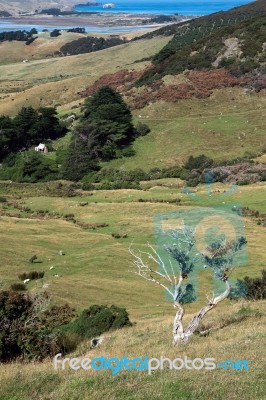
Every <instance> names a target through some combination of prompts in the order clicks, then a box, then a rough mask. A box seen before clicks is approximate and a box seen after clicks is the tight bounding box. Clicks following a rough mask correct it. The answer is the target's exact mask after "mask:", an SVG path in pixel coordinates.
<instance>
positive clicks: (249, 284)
mask: <svg viewBox="0 0 266 400" xmlns="http://www.w3.org/2000/svg"><path fill="white" fill-rule="evenodd" d="M261 273H262V276H261V277H260V278H250V277H249V276H245V278H244V279H243V280H241V279H238V280H237V283H236V287H235V288H234V289H233V290H232V291H231V293H230V298H231V299H237V298H241V297H244V298H246V299H248V300H263V299H266V270H262V271H261Z"/></svg>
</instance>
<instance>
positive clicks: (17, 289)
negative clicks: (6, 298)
mask: <svg viewBox="0 0 266 400" xmlns="http://www.w3.org/2000/svg"><path fill="white" fill-rule="evenodd" d="M10 289H11V290H14V291H15V292H20V291H23V290H27V288H26V285H24V283H13V284H12V285H11V286H10Z"/></svg>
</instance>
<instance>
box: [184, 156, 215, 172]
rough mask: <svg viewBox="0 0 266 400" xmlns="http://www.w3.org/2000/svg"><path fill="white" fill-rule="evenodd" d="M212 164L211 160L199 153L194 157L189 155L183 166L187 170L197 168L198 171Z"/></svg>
mask: <svg viewBox="0 0 266 400" xmlns="http://www.w3.org/2000/svg"><path fill="white" fill-rule="evenodd" d="M212 165H213V160H212V159H211V158H209V157H207V156H205V155H204V154H201V155H199V156H196V157H193V156H190V157H189V159H188V160H187V162H186V164H185V168H186V169H188V170H189V171H192V170H193V169H198V170H200V171H203V170H204V169H205V168H209V167H211V166H212Z"/></svg>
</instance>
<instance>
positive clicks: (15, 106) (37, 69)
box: [0, 37, 169, 115]
mask: <svg viewBox="0 0 266 400" xmlns="http://www.w3.org/2000/svg"><path fill="white" fill-rule="evenodd" d="M168 40H169V38H165V37H161V38H155V39H153V40H140V41H138V42H134V43H127V44H124V45H122V46H117V47H115V48H110V49H107V50H102V51H99V52H97V53H90V54H82V55H78V56H71V57H62V58H48V59H42V60H36V61H31V62H29V63H22V62H18V63H12V64H8V65H1V66H0V75H1V81H0V92H1V98H0V107H1V113H2V114H9V115H14V114H16V112H17V111H18V110H19V109H20V108H21V107H22V106H23V105H25V104H28V105H33V106H34V107H38V106H39V105H40V104H42V105H44V106H46V105H57V106H64V107H65V108H66V109H70V107H71V104H70V103H72V102H74V101H77V103H78V102H79V100H80V99H81V96H80V95H79V94H78V92H80V91H82V90H83V89H84V88H85V87H86V86H88V85H90V84H92V83H94V82H95V80H96V79H98V78H99V77H100V76H102V75H103V74H105V73H106V72H109V73H110V72H111V73H112V72H116V71H118V70H120V69H123V68H127V69H143V68H144V67H145V65H147V62H138V61H139V60H142V59H144V58H146V57H147V56H151V55H154V54H156V52H158V50H160V49H161V48H162V47H163V46H164V45H165V44H166V43H167V42H168ZM37 43H38V42H37ZM33 44H34V43H33ZM48 46H49V45H48ZM49 51H50V50H49Z"/></svg>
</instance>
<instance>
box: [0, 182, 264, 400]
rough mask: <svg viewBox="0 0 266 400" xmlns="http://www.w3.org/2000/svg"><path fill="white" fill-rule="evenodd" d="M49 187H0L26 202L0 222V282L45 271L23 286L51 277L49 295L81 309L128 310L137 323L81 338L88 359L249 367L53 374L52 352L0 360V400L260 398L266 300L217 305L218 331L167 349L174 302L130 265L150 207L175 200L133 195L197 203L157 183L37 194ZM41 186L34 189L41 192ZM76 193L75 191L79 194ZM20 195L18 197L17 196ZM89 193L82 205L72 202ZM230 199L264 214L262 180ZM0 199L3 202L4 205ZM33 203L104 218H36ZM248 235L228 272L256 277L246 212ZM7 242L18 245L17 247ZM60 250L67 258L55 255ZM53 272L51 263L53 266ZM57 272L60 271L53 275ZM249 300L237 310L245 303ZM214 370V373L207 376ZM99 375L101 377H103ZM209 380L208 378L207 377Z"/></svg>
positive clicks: (256, 251)
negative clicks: (46, 356) (241, 362)
mask: <svg viewBox="0 0 266 400" xmlns="http://www.w3.org/2000/svg"><path fill="white" fill-rule="evenodd" d="M48 187H49V185H45V186H44V187H43V185H41V184H40V185H39V184H36V185H26V184H24V185H18V184H17V185H15V184H8V183H5V184H1V185H0V195H3V194H5V195H6V196H7V197H8V199H9V201H11V202H12V201H13V202H14V200H15V202H16V203H19V204H20V206H26V207H28V208H29V209H30V211H27V212H22V213H21V212H20V214H21V217H20V218H17V217H14V216H13V217H12V215H16V213H17V212H18V210H17V209H16V208H15V207H14V206H15V203H13V205H12V204H10V206H8V208H7V209H4V210H3V211H4V212H5V213H6V212H8V213H9V216H7V215H2V216H1V219H0V228H1V232H2V236H1V244H0V256H1V259H2V260H5V262H4V263H2V265H1V267H0V276H1V279H2V280H3V281H4V283H5V285H6V288H7V287H8V286H9V284H10V283H12V282H15V281H17V274H18V273H19V272H22V271H24V270H31V269H35V270H36V269H37V270H43V271H45V272H46V274H45V277H44V279H43V280H42V281H39V282H35V283H34V282H31V283H30V284H29V286H28V288H29V291H30V292H34V291H36V290H41V289H40V287H41V286H42V284H43V283H49V284H50V287H49V292H51V294H52V296H53V301H54V302H56V303H61V302H69V303H71V304H72V305H74V306H75V307H77V308H78V309H80V308H83V307H88V306H89V305H90V304H94V303H103V304H109V305H111V304H113V303H115V304H117V305H122V306H123V307H126V308H127V309H128V310H129V313H130V318H131V320H132V321H133V322H135V323H136V325H135V326H134V327H133V328H128V329H124V330H122V331H119V332H118V331H116V332H110V333H108V334H107V335H110V336H111V338H110V339H109V340H107V341H106V342H104V343H103V345H102V346H101V347H100V348H99V349H96V350H89V344H88V343H86V342H84V343H83V344H82V345H81V346H80V347H79V348H78V349H77V351H76V352H75V354H73V355H72V356H80V357H85V356H89V357H91V358H94V357H97V356H102V355H104V356H106V357H118V358H119V357H123V356H124V355H127V356H128V357H129V358H133V357H137V356H139V357H143V356H145V355H149V356H150V357H160V356H161V355H162V356H165V357H170V358H172V359H174V358H176V357H181V358H182V357H184V356H185V355H186V356H187V357H189V358H192V359H193V358H196V357H203V358H205V357H214V358H215V359H216V360H217V362H218V361H225V360H226V359H232V360H237V359H246V360H247V361H250V362H251V371H249V372H248V371H223V370H219V369H218V370H215V371H210V372H203V371H185V370H183V371H170V370H167V369H166V370H164V371H157V372H154V373H153V374H152V375H151V376H148V374H147V372H139V373H137V372H122V373H120V374H118V375H117V376H116V377H114V376H112V375H111V374H110V372H109V371H107V372H105V373H99V372H98V373H96V372H81V371H78V372H73V371H72V372H71V371H69V370H68V369H67V370H66V371H61V372H56V371H54V370H53V365H52V360H47V361H45V362H44V363H31V364H28V365H27V364H23V365H21V364H20V363H18V362H17V363H13V364H9V365H0V373H1V388H0V397H1V400H2V399H3V400H11V399H12V400H14V399H18V400H28V399H29V398H35V399H39V400H45V399H46V400H47V399H53V398H56V399H59V400H60V399H69V400H75V399H79V398H81V397H82V398H84V399H98V398H99V397H101V398H105V399H110V400H111V399H112V400H114V399H117V398H122V399H126V400H133V399H158V400H159V399H161V398H163V399H169V400H172V399H175V398H176V395H177V392H178V398H180V399H182V400H185V399H190V398H195V396H198V395H199V393H200V398H201V399H204V400H205V399H206V400H208V399H210V398H215V399H217V400H219V399H223V398H224V397H227V396H230V398H232V399H237V398H239V397H241V398H243V399H245V400H249V399H251V398H254V399H256V400H262V399H263V398H264V397H263V396H264V392H265V387H264V385H265V384H264V383H263V382H264V380H263V362H262V361H263V360H262V354H263V341H264V339H265V332H264V324H265V312H266V305H265V301H264V302H257V303H245V302H244V303H243V302H240V303H230V301H229V300H227V301H225V302H224V303H221V304H220V305H219V306H218V307H217V309H215V310H213V311H212V312H210V314H208V316H207V317H206V319H205V320H204V323H205V324H211V325H212V327H214V328H215V327H219V326H220V325H221V323H224V325H225V327H224V328H223V329H220V330H217V331H214V332H213V333H211V334H210V336H208V337H204V338H202V337H198V336H196V337H195V338H194V339H193V340H192V341H191V342H190V343H189V344H188V345H185V346H182V347H181V348H173V347H172V345H171V329H172V328H171V325H172V317H173V313H174V310H173V308H172V304H171V303H168V302H167V301H165V298H164V295H163V292H161V290H160V289H159V288H157V287H156V286H153V285H152V284H149V283H147V282H146V281H144V280H141V279H140V278H139V277H137V276H136V275H134V274H133V273H132V272H130V263H131V261H132V260H131V257H130V256H129V253H128V246H129V244H130V243H131V242H132V241H134V246H135V247H136V248H143V249H145V244H146V243H147V241H150V242H153V225H152V219H153V216H154V214H155V213H157V212H168V211H176V209H177V208H176V207H177V206H176V205H173V204H165V203H149V202H148V203H139V202H138V199H139V198H143V199H151V200H152V199H157V201H158V200H159V199H161V200H167V199H174V198H181V206H179V209H183V210H185V209H186V208H187V207H191V206H192V207H195V204H194V202H193V201H192V200H191V198H190V197H189V196H187V195H185V194H183V193H181V191H180V189H174V188H171V186H170V187H169V188H167V187H165V188H163V187H161V188H160V187H154V188H152V189H150V190H149V191H133V190H121V191H108V192H106V191H99V192H96V193H94V194H93V195H92V196H88V194H86V193H85V192H84V193H83V196H82V197H73V198H64V197H49V195H47V192H46V196H44V195H43V196H40V194H41V193H43V194H45V190H47V189H48ZM225 189H227V186H225V185H222V184H219V185H214V187H213V190H214V192H215V193H214V196H213V199H212V202H211V204H221V198H220V197H219V196H220V194H219V193H218V191H220V192H221V193H222V192H223V191H224V190H225ZM38 192H39V194H38ZM81 194H82V193H80V195H81ZM18 195H19V196H20V198H19V199H18V198H17V197H18ZM197 195H198V196H202V197H201V201H200V203H198V204H197V205H196V206H199V207H200V206H202V205H206V200H207V196H206V192H205V187H204V186H201V187H199V188H198V190H197ZM80 201H83V202H84V201H87V202H88V206H85V207H81V206H79V203H80ZM223 201H224V202H225V203H228V204H232V203H236V202H237V203H240V204H242V205H245V206H249V207H251V208H252V209H256V210H259V211H263V212H265V211H266V209H265V204H266V202H265V187H264V185H263V184H256V185H252V186H249V187H246V186H245V187H241V188H239V190H238V191H237V192H236V193H235V194H234V195H233V196H231V197H227V198H224V199H223ZM3 205H4V204H3ZM37 210H47V211H48V210H49V211H50V212H52V211H57V212H59V213H62V214H69V213H73V214H75V217H76V219H77V220H79V221H81V222H84V223H102V222H105V223H108V224H109V226H108V227H106V228H96V230H92V231H91V230H89V229H87V230H84V229H81V228H80V227H78V226H77V225H73V223H71V222H66V221H63V220H58V219H57V220H54V219H50V217H46V218H43V217H41V216H40V215H41V214H40V215H39V217H33V216H32V215H31V214H32V213H33V212H34V211H37ZM245 226H246V237H247V240H248V256H249V261H248V265H247V266H243V267H239V268H237V269H235V270H234V272H233V275H232V278H234V279H236V278H237V277H243V276H245V275H247V274H248V275H250V276H258V275H259V274H260V270H261V269H262V268H263V266H264V265H265V261H266V258H265V252H264V251H263V250H264V248H263V236H264V229H265V228H262V227H260V226H258V225H257V224H256V221H255V220H253V219H250V218H245ZM112 232H118V233H127V234H128V238H127V239H114V238H112V236H111V233H112ZM14 243H16V245H15V246H14ZM60 249H63V250H64V252H65V256H64V257H60V256H59V255H58V251H59V250H60ZM32 254H37V255H38V258H39V260H40V261H41V263H39V264H33V265H32V264H29V263H28V259H29V257H30V256H32ZM51 265H53V266H54V270H52V271H50V270H49V268H50V266H51ZM55 274H59V278H57V277H55V276H54V275H55ZM211 282H212V278H211V276H210V274H209V273H202V274H201V276H200V292H199V302H197V303H193V304H191V305H188V307H187V315H186V317H185V321H186V322H188V320H189V319H190V318H191V317H192V313H193V312H195V311H196V310H198V309H199V307H200V306H201V305H203V304H205V302H206V299H205V294H206V292H208V291H209V290H211ZM243 304H244V306H245V307H246V308H245V309H243V308H242V309H241V307H242V305H243ZM210 378H211V379H210ZM103 382H104V384H103ZM214 382H215V384H214Z"/></svg>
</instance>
